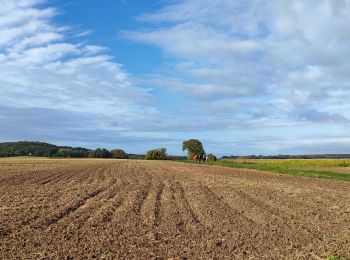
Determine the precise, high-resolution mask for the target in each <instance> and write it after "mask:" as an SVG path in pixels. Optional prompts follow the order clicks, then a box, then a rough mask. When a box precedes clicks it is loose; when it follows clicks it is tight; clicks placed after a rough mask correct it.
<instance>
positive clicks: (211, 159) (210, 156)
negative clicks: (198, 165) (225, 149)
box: [208, 153, 217, 161]
mask: <svg viewBox="0 0 350 260" xmlns="http://www.w3.org/2000/svg"><path fill="white" fill-rule="evenodd" d="M208 160H209V161H216V160H217V158H216V156H215V155H214V154H212V153H210V154H208Z"/></svg>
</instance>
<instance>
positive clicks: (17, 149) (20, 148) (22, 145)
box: [0, 141, 59, 157]
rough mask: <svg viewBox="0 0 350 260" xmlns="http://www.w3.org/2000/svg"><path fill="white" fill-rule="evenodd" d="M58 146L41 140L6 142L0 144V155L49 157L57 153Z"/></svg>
mask: <svg viewBox="0 0 350 260" xmlns="http://www.w3.org/2000/svg"><path fill="white" fill-rule="evenodd" d="M58 149H59V147H58V146H56V145H52V144H47V143H41V142H27V141H22V142H8V143H1V144H0V157H10V156H25V155H27V156H28V155H33V156H45V157H50V156H53V155H55V154H56V153H57V151H58Z"/></svg>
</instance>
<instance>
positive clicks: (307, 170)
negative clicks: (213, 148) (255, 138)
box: [210, 159, 350, 181]
mask: <svg viewBox="0 0 350 260" xmlns="http://www.w3.org/2000/svg"><path fill="white" fill-rule="evenodd" d="M210 164H212V165H219V166H225V167H230V168H242V169H255V170H263V171H269V172H276V173H281V174H290V175H296V176H306V177H312V178H321V179H333V180H341V181H350V160H335V159H314V160H310V159H307V160H300V159H288V160H281V159H277V160H274V159H272V160H255V159H231V160H227V159H225V160H219V161H215V162H214V161H213V162H210Z"/></svg>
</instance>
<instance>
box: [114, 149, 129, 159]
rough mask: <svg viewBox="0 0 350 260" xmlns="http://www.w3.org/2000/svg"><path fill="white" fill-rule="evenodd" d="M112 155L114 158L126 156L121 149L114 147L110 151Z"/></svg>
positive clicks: (124, 157)
mask: <svg viewBox="0 0 350 260" xmlns="http://www.w3.org/2000/svg"><path fill="white" fill-rule="evenodd" d="M111 154H112V157H113V158H116V159H126V158H127V157H128V156H127V155H126V153H125V151H124V150H122V149H114V150H112V151H111Z"/></svg>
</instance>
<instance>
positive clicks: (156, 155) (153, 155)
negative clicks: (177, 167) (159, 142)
mask: <svg viewBox="0 0 350 260" xmlns="http://www.w3.org/2000/svg"><path fill="white" fill-rule="evenodd" d="M145 159H146V160H166V159H167V154H166V149H165V148H159V149H154V150H149V151H148V152H147V153H146V156H145Z"/></svg>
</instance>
